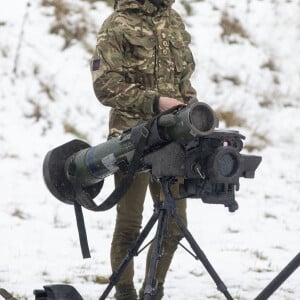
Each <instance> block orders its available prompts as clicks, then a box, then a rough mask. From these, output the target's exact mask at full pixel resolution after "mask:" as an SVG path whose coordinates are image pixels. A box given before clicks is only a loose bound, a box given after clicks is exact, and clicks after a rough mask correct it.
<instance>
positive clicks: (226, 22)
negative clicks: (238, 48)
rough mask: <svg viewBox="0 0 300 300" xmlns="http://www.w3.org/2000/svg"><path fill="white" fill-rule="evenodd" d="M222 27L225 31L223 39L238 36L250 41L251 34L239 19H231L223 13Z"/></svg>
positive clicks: (222, 35)
mask: <svg viewBox="0 0 300 300" xmlns="http://www.w3.org/2000/svg"><path fill="white" fill-rule="evenodd" d="M220 26H221V28H222V29H223V31H222V34H221V37H222V39H225V38H226V37H231V36H232V35H238V36H240V37H242V38H245V39H249V34H248V33H247V31H246V30H245V28H244V27H243V26H242V24H241V23H240V21H239V20H238V19H237V18H234V17H230V16H229V15H228V13H227V12H226V11H224V12H223V13H222V16H221V21H220Z"/></svg>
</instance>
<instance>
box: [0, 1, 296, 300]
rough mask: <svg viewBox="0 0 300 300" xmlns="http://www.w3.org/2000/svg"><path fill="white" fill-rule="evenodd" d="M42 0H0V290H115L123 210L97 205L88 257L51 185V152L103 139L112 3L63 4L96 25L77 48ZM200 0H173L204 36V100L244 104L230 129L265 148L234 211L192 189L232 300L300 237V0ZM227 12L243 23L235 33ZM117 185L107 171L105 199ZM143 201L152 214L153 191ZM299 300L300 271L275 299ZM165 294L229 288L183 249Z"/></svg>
mask: <svg viewBox="0 0 300 300" xmlns="http://www.w3.org/2000/svg"><path fill="white" fill-rule="evenodd" d="M42 3H44V4H45V3H47V1H31V6H30V7H27V6H26V4H27V1H25V0H22V1H20V0H18V1H17V0H11V1H9V2H1V3H0V37H1V41H2V42H1V46H0V64H1V69H0V80H1V81H0V82H1V89H0V128H1V130H0V166H1V173H0V179H1V180H0V187H1V192H2V193H1V209H0V237H1V240H0V245H1V246H0V287H3V288H6V289H7V290H9V291H12V292H13V293H14V295H15V296H16V297H17V298H18V299H33V296H32V291H33V289H36V288H41V287H42V286H43V285H45V284H53V283H67V284H72V285H74V286H75V287H76V288H77V289H78V290H79V291H80V293H81V294H82V295H83V297H84V299H87V300H89V299H97V297H99V295H100V294H101V291H103V290H104V288H105V285H103V284H99V283H97V282H99V281H101V279H103V278H102V277H104V278H107V277H108V276H109V275H110V266H109V247H110V241H111V237H112V231H113V226H114V217H115V212H114V209H111V210H109V211H107V212H105V213H93V212H89V211H85V217H86V225H87V231H88V237H89V242H90V247H91V252H92V258H91V259H89V260H82V259H81V254H80V249H79V242H78V236H77V231H76V226H75V218H74V213H73V209H72V207H71V206H67V205H64V204H62V203H60V202H58V201H57V200H55V199H54V198H53V197H52V196H51V195H50V193H49V192H48V191H47V189H46V187H45V185H44V183H43V179H42V162H43V159H44V156H45V154H46V153H47V151H48V150H50V149H52V148H53V147H56V146H58V145H61V144H63V143H65V142H67V141H69V140H71V139H73V138H75V137H76V136H78V135H79V136H80V137H82V138H84V139H85V140H88V142H89V143H91V144H92V145H96V144H98V143H100V142H103V141H104V140H105V136H106V133H107V119H108V117H107V114H108V109H107V108H105V107H103V106H101V105H100V104H99V103H98V102H97V100H96V98H95V96H94V94H93V91H92V87H91V80H90V74H89V63H88V60H89V57H90V54H89V52H88V51H87V50H88V49H89V47H92V46H93V44H94V39H95V35H94V34H95V31H96V30H97V28H98V26H99V25H100V24H101V22H102V21H103V20H104V18H105V17H106V16H107V15H108V14H109V13H110V11H111V10H110V8H108V7H107V6H106V5H105V4H104V3H102V2H95V3H94V4H89V3H88V2H87V1H78V2H76V4H75V3H74V2H72V1H63V3H69V5H70V6H71V7H73V10H72V11H73V12H69V13H68V14H66V15H65V16H64V19H63V21H62V22H66V24H67V25H68V26H69V28H70V29H71V30H75V29H76V28H75V27H76V26H75V24H76V25H78V24H79V25H78V26H83V25H84V24H87V26H88V30H87V34H86V35H85V38H84V39H83V41H82V42H76V41H74V40H71V41H70V45H68V47H67V48H65V46H66V44H65V40H64V39H63V38H62V37H61V36H60V35H59V36H58V35H54V34H49V30H50V28H53V25H54V24H55V22H56V20H55V17H54V10H53V7H51V6H50V7H49V6H42V5H41V4H42ZM48 3H49V1H48ZM188 3H190V4H191V7H192V14H191V15H187V14H186V13H185V12H184V10H183V7H184V5H182V4H181V5H180V4H179V3H176V4H175V5H176V8H178V10H180V11H181V12H182V14H183V15H185V20H186V22H187V26H188V30H189V31H190V32H191V34H192V38H193V45H192V50H193V53H194V56H195V61H196V63H197V69H196V72H195V76H194V77H193V82H194V85H195V86H196V88H197V90H198V93H199V99H200V100H202V101H205V102H207V103H209V104H210V105H212V107H213V108H214V109H216V110H217V111H218V112H221V111H222V112H223V113H224V112H227V113H228V112H234V115H233V119H234V122H233V123H232V124H231V123H228V122H229V121H230V120H232V118H231V119H230V120H229V119H227V121H226V119H224V120H225V121H222V122H221V127H222V128H224V127H226V126H227V125H228V124H230V128H234V129H238V130H240V131H241V132H242V133H243V134H245V135H246V136H247V140H246V143H245V145H246V146H247V149H252V148H253V149H254V151H253V153H255V154H259V155H262V157H263V162H262V164H261V166H260V167H259V169H258V171H257V174H256V177H255V179H253V180H246V179H241V190H240V191H239V192H238V193H237V196H236V198H237V200H238V202H239V205H240V208H239V210H238V211H237V212H235V213H234V214H231V213H229V212H227V210H226V209H225V208H223V207H221V206H214V205H207V204H203V203H202V202H201V200H200V199H190V200H188V216H189V229H190V231H191V232H192V233H193V235H194V237H195V239H196V240H197V241H198V243H199V245H200V247H201V248H202V249H203V251H204V252H205V253H206V254H207V256H208V258H209V259H210V260H211V263H212V264H213V266H214V267H215V269H216V271H217V272H218V273H219V275H220V277H221V278H222V279H223V281H224V282H225V283H226V285H227V286H228V289H229V291H230V292H231V294H232V295H233V296H234V298H235V299H253V298H255V296H256V295H257V294H258V293H259V292H260V291H261V290H262V288H263V287H265V286H266V284H267V283H268V282H269V281H270V280H271V279H272V278H274V277H275V275H276V274H277V273H278V272H279V271H280V270H281V269H282V268H283V267H284V266H285V265H286V264H287V263H288V262H289V261H290V260H291V259H292V258H293V257H294V256H295V255H296V254H297V253H298V252H299V248H300V241H299V233H300V225H299V211H300V202H299V197H298V194H299V192H300V175H299V174H300V173H299V169H300V160H299V151H300V119H299V104H300V96H299V90H300V83H299V79H300V59H299V57H298V55H299V52H300V18H299V15H300V3H299V1H296V0H294V1H293V0H290V1H283V0H281V1H280V0H278V1H269V0H266V1H259V0H252V1H249V0H248V1H225V0H218V1H216V0H207V1H198V2H188ZM26 12H27V13H28V15H27V16H28V17H27V18H25V25H24V31H23V35H22V33H21V28H22V22H23V20H24V15H25V16H26ZM225 12H226V13H225ZM222 18H223V19H222ZM220 20H223V21H224V23H222V24H223V27H222V26H220V23H221V21H220ZM226 20H227V22H229V21H230V22H231V23H232V22H233V23H235V24H238V25H240V27H238V26H237V27H236V28H239V30H237V29H236V30H235V32H227V31H224V28H225V27H224V26H225V24H226ZM64 24H65V23H64ZM83 27H84V26H83ZM80 28H81V27H80ZM241 28H242V29H243V30H244V31H243V30H242V31H241V30H240V29H241ZM20 35H21V36H22V39H21V40H22V42H21V45H20V51H18V44H19V39H20ZM16 57H17V70H16V72H15V73H14V72H13V70H14V66H15V61H16ZM227 115H228V114H227ZM222 116H226V114H223V115H222ZM239 118H240V119H241V121H240V120H239ZM112 186H113V184H112V179H111V178H108V179H107V180H106V183H105V187H104V190H103V191H102V193H101V195H100V198H101V199H104V198H105V196H107V195H108V194H109V193H110V191H111V189H112ZM145 205H146V207H145V212H144V215H145V216H144V220H145V222H146V220H147V219H148V218H149V217H150V215H151V213H152V203H151V199H150V197H149V196H147V199H146V203H145ZM144 260H145V253H141V254H140V255H139V256H138V257H137V258H136V278H135V280H136V285H137V287H139V286H140V285H141V282H142V280H143V277H144ZM112 294H113V293H111V295H110V296H109V298H110V299H112ZM299 298H300V271H299V270H297V271H296V272H295V273H294V274H293V275H292V276H291V277H290V278H289V279H288V280H287V282H286V283H284V285H283V286H282V287H281V288H280V289H279V290H278V291H277V292H276V293H275V294H274V296H273V297H272V298H271V299H293V300H294V299H299ZM166 299H174V300H176V299H178V300H182V299H223V296H222V294H221V293H219V292H218V291H217V290H216V287H215V284H214V282H213V281H212V279H211V278H210V276H209V275H208V274H207V272H206V271H205V269H204V268H203V266H202V265H201V263H200V262H197V261H195V260H194V258H192V257H191V256H189V255H188V254H187V253H186V252H185V251H184V250H182V249H179V250H178V251H177V253H176V257H175V259H174V261H173V263H172V266H171V270H170V272H169V274H168V279H167V282H166Z"/></svg>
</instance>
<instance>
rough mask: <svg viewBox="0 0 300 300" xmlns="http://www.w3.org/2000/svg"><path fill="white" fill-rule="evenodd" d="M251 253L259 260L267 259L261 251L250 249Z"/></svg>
mask: <svg viewBox="0 0 300 300" xmlns="http://www.w3.org/2000/svg"><path fill="white" fill-rule="evenodd" d="M251 253H252V254H253V255H254V256H255V257H256V258H258V259H259V260H263V261H266V260H267V259H268V257H267V256H265V255H264V254H263V253H262V252H261V251H258V250H254V251H251Z"/></svg>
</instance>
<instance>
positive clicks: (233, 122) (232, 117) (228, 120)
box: [216, 110, 246, 127]
mask: <svg viewBox="0 0 300 300" xmlns="http://www.w3.org/2000/svg"><path fill="white" fill-rule="evenodd" d="M216 115H217V117H218V118H219V120H220V121H224V122H225V125H226V127H236V126H237V127H242V126H244V125H245V123H246V120H245V119H243V118H241V117H240V116H239V115H238V114H237V113H236V112H235V111H234V110H230V111H221V110H217V111H216Z"/></svg>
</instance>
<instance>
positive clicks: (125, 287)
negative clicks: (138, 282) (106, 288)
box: [115, 284, 137, 300]
mask: <svg viewBox="0 0 300 300" xmlns="http://www.w3.org/2000/svg"><path fill="white" fill-rule="evenodd" d="M115 298H116V300H137V293H136V290H135V288H134V285H133V284H117V285H116V293H115Z"/></svg>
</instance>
